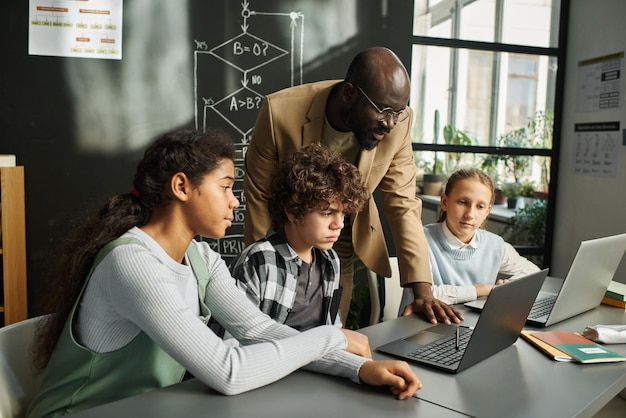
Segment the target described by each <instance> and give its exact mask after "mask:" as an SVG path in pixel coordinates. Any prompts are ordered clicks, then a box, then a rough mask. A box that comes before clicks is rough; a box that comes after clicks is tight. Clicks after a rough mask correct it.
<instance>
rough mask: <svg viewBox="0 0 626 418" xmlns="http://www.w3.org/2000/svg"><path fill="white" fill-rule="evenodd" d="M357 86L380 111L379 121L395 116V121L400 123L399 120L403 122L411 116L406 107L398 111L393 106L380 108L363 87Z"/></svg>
mask: <svg viewBox="0 0 626 418" xmlns="http://www.w3.org/2000/svg"><path fill="white" fill-rule="evenodd" d="M355 87H356V88H357V89H359V91H360V92H361V93H363V96H365V98H366V99H367V101H368V102H370V103H371V104H372V106H374V108H375V109H376V111H377V112H378V117H377V118H376V119H378V121H379V122H382V121H388V120H389V119H390V118H393V123H398V122H402V121H403V120H405V119H406V118H408V117H409V112H407V111H406V109H402V110H398V111H397V112H396V111H395V110H393V109H392V108H391V107H385V108H383V109H379V108H378V106H376V103H374V102H373V101H372V99H370V97H369V96H368V95H367V94H365V92H364V91H363V89H362V88H361V87H359V86H355Z"/></svg>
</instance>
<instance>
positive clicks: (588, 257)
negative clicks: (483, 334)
mask: <svg viewBox="0 0 626 418" xmlns="http://www.w3.org/2000/svg"><path fill="white" fill-rule="evenodd" d="M625 251H626V234H620V235H613V236H610V237H604V238H598V239H592V240H588V241H582V242H581V243H580V247H578V252H577V253H576V256H575V257H574V261H573V262H572V265H571V267H570V269H569V272H568V273H567V277H565V280H563V281H562V285H561V287H560V289H559V290H558V292H548V291H546V290H545V289H544V290H542V291H541V292H539V295H538V296H537V300H536V301H535V304H534V305H533V309H532V310H531V312H530V314H529V316H528V319H527V321H526V323H527V324H528V325H534V326H540V327H547V326H549V325H552V324H555V323H557V322H560V321H563V320H565V319H568V318H571V317H572V316H575V315H578V314H580V313H583V312H586V311H588V310H590V309H593V308H595V307H596V306H598V305H599V304H600V303H601V302H602V297H603V296H604V293H605V292H606V289H607V288H608V286H609V283H611V280H612V279H613V276H614V275H615V271H616V270H617V267H618V266H619V263H620V261H621V260H622V257H623V255H624V252H625ZM487 299H488V298H487ZM484 302H485V300H484V299H478V300H476V301H472V302H468V303H466V304H465V306H467V307H469V308H471V309H475V310H481V309H482V305H483V304H484Z"/></svg>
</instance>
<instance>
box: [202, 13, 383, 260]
mask: <svg viewBox="0 0 626 418" xmlns="http://www.w3.org/2000/svg"><path fill="white" fill-rule="evenodd" d="M307 3H308V6H309V7H308V8H306V6H307ZM228 5H229V9H228V13H227V15H228V16H231V18H230V19H229V20H228V21H226V22H225V23H226V27H225V30H224V35H226V36H221V37H220V36H219V35H218V34H214V33H211V34H209V33H207V34H206V36H202V35H199V37H198V38H195V39H194V45H195V48H194V61H193V63H194V99H195V106H196V107H195V115H194V121H195V127H196V128H197V129H202V130H204V129H206V128H207V127H213V126H219V127H222V128H226V129H227V130H229V131H230V132H231V135H232V137H233V139H234V142H235V146H236V159H235V177H236V183H235V187H234V188H233V189H234V192H235V194H236V196H237V197H238V198H239V201H240V206H239V208H238V209H236V210H235V214H234V222H233V226H232V227H231V228H230V229H229V230H228V231H227V235H226V236H225V237H224V238H222V239H220V240H217V241H213V240H208V241H209V242H210V243H211V245H212V247H213V248H214V249H215V250H216V251H218V252H219V253H220V254H221V255H222V257H223V258H224V259H225V260H227V262H228V261H230V260H231V259H232V258H234V257H235V256H237V255H238V254H239V253H240V252H241V251H242V250H243V248H244V244H243V223H244V220H245V213H246V198H245V195H244V193H243V175H244V159H245V154H246V150H247V148H248V142H249V141H250V137H251V135H252V131H253V127H254V121H255V118H256V115H257V113H258V110H259V108H260V106H261V104H262V101H263V97H264V96H265V95H266V94H268V93H271V92H274V91H277V90H280V89H282V88H285V87H290V86H295V85H298V84H302V83H304V82H308V81H315V80H319V79H324V78H328V79H330V78H335V79H341V78H343V76H344V75H345V71H346V69H347V67H348V65H349V62H350V60H351V59H352V57H353V56H354V55H355V54H356V53H357V52H358V51H359V50H361V49H363V48H365V47H368V46H372V45H376V42H375V40H376V37H374V38H373V39H368V37H363V36H361V35H362V34H361V32H360V30H359V29H360V27H361V26H362V25H361V24H360V22H359V21H358V19H359V13H360V10H362V9H363V6H364V5H368V6H370V7H369V12H370V13H371V15H370V16H369V17H367V15H364V14H361V15H360V16H362V17H364V20H365V21H368V20H369V19H372V18H379V17H380V13H382V11H381V10H380V3H379V2H359V3H358V4H357V2H287V1H282V2H281V1H274V2H267V1H265V2H261V1H257V2H252V1H246V2H242V3H228ZM333 23H334V24H333ZM363 23H366V22H363ZM373 27H374V28H375V27H377V26H376V25H374V26H373ZM320 29H321V30H323V31H324V32H325V34H324V35H325V36H322V33H321V32H320ZM375 33H379V32H376V31H370V32H369V33H368V35H370V36H371V35H373V34H375ZM329 35H335V36H332V38H329ZM341 36H343V39H342V38H341ZM329 39H332V41H330V42H329ZM321 68H326V70H324V71H323V72H324V76H323V77H319V78H311V77H305V75H307V76H308V74H309V72H310V70H313V69H317V70H318V72H322V71H321ZM213 74H220V75H221V82H216V80H215V78H214V77H212V76H211V75H213Z"/></svg>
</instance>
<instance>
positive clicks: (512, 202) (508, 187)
mask: <svg viewBox="0 0 626 418" xmlns="http://www.w3.org/2000/svg"><path fill="white" fill-rule="evenodd" d="M521 190H522V185H521V184H520V183H517V182H513V183H505V184H504V186H503V187H502V193H503V194H504V196H506V203H507V207H508V208H509V209H515V208H516V207H517V200H518V199H519V198H520V192H521Z"/></svg>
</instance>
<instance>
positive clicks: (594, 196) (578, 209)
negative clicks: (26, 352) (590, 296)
mask: <svg viewBox="0 0 626 418" xmlns="http://www.w3.org/2000/svg"><path fill="white" fill-rule="evenodd" d="M625 17H626V1H624V0H596V1H586V0H572V1H571V5H570V19H569V34H568V48H567V65H566V76H565V101H564V108H563V110H564V112H563V125H562V127H561V129H562V138H561V155H560V161H561V165H560V168H559V186H558V195H557V208H556V221H555V235H554V248H553V260H552V269H551V271H550V274H551V275H554V276H558V277H564V276H565V274H566V273H567V270H568V269H569V266H570V263H571V262H572V259H573V258H574V255H575V253H576V250H577V248H578V243H579V242H580V241H581V240H584V239H590V238H597V237H601V236H606V235H614V234H618V233H623V232H626V146H623V145H622V132H620V136H619V138H620V139H619V144H618V148H617V152H618V153H619V155H618V173H617V176H616V177H615V178H598V177H590V176H584V175H576V174H574V166H573V155H574V151H575V150H574V143H575V141H574V124H575V123H581V122H583V123H585V122H607V121H619V122H620V129H621V130H624V129H626V100H624V97H625V96H626V94H625V93H624V89H626V83H624V81H623V80H622V100H621V107H620V108H619V109H615V110H603V111H598V112H577V111H576V90H577V88H576V86H577V64H578V62H579V61H582V60H586V59H589V58H595V57H600V56H604V55H609V54H613V53H616V52H622V51H626V24H625V22H626V20H625ZM624 71H625V68H622V79H623V77H624ZM615 279H616V280H619V281H621V282H626V257H625V258H624V259H622V263H621V264H620V268H619V270H618V272H617V274H616V276H615Z"/></svg>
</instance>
